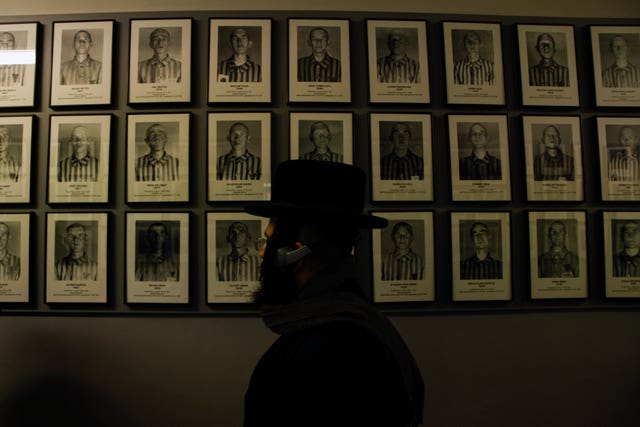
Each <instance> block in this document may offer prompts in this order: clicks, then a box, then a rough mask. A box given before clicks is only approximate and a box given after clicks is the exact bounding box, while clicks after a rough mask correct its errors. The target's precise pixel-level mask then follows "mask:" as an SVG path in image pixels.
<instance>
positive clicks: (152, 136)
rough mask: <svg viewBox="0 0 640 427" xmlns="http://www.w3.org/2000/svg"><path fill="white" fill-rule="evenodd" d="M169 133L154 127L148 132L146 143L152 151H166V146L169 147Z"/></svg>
mask: <svg viewBox="0 0 640 427" xmlns="http://www.w3.org/2000/svg"><path fill="white" fill-rule="evenodd" d="M167 139H168V138H167V132H166V131H165V130H164V128H162V127H160V126H154V127H152V128H151V129H149V130H147V137H146V138H145V142H146V143H147V145H149V148H150V149H151V151H155V152H160V151H164V147H165V145H167Z"/></svg>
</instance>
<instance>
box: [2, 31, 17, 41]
mask: <svg viewBox="0 0 640 427" xmlns="http://www.w3.org/2000/svg"><path fill="white" fill-rule="evenodd" d="M5 34H6V35H8V36H9V37H11V41H12V42H13V43H15V42H16V36H14V35H13V33H10V32H9V31H5V32H3V33H0V36H4V35H5Z"/></svg>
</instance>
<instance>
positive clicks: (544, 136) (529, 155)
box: [522, 115, 584, 201]
mask: <svg viewBox="0 0 640 427" xmlns="http://www.w3.org/2000/svg"><path fill="white" fill-rule="evenodd" d="M522 127H523V131H524V150H525V159H526V171H527V199H528V200H533V201H537V200H575V201H578V200H583V199H584V182H583V173H582V143H581V138H580V117H578V116H527V115H525V116H522Z"/></svg>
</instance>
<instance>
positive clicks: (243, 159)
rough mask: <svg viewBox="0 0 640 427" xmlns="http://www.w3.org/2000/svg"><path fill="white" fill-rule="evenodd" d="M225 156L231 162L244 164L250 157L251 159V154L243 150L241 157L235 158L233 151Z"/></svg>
mask: <svg viewBox="0 0 640 427" xmlns="http://www.w3.org/2000/svg"><path fill="white" fill-rule="evenodd" d="M227 156H228V158H229V160H230V161H232V162H246V161H248V160H249V158H250V157H252V154H250V153H249V150H245V152H244V153H243V154H242V155H240V156H236V155H235V154H234V153H233V151H229V154H227Z"/></svg>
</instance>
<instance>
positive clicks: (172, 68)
mask: <svg viewBox="0 0 640 427" xmlns="http://www.w3.org/2000/svg"><path fill="white" fill-rule="evenodd" d="M170 45H171V34H170V33H169V31H167V30H166V29H164V28H156V29H154V30H153V31H152V32H151V34H150V35H149V47H150V48H151V50H153V56H152V57H151V58H149V59H147V60H144V61H142V62H140V63H139V64H138V83H180V82H181V81H182V63H181V62H180V61H178V60H177V59H174V58H172V57H171V56H170V55H169V46H170Z"/></svg>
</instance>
